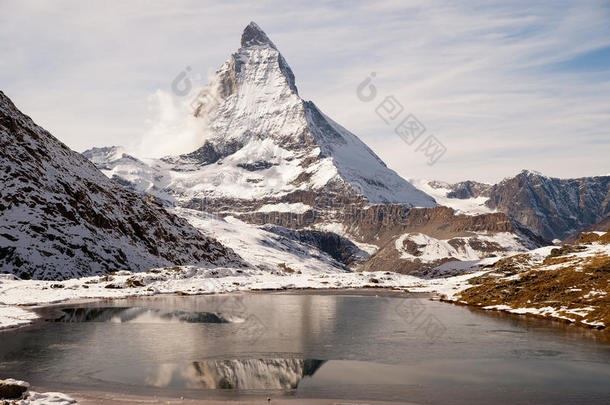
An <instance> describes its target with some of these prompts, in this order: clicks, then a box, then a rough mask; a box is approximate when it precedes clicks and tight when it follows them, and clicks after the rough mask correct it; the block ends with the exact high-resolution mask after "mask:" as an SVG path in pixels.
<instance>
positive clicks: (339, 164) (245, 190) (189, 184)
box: [85, 23, 436, 211]
mask: <svg viewBox="0 0 610 405" xmlns="http://www.w3.org/2000/svg"><path fill="white" fill-rule="evenodd" d="M191 105H192V106H193V114H194V116H195V117H197V118H198V119H199V122H200V124H201V128H202V130H201V131H202V134H201V137H202V138H201V139H202V141H201V142H202V146H201V147H200V148H199V149H197V150H195V151H194V152H192V153H189V154H186V155H182V156H174V157H166V158H163V159H144V160H135V159H133V158H131V157H129V156H127V155H124V154H123V153H121V151H120V150H119V149H117V148H98V149H92V150H89V151H87V152H85V156H87V157H88V158H89V159H91V160H92V161H93V162H94V163H96V164H97V165H98V167H99V168H100V169H102V170H105V173H106V174H108V175H109V176H110V177H113V176H116V178H120V179H123V180H125V181H128V182H133V183H135V184H134V185H135V187H136V188H137V189H138V190H140V191H144V192H147V193H153V194H155V193H158V194H157V195H158V196H159V197H162V198H167V197H168V194H170V195H172V196H174V197H175V198H177V199H178V200H179V202H180V203H181V205H193V204H198V203H196V201H197V200H201V199H207V200H211V201H215V202H216V203H219V202H220V201H222V203H221V205H231V206H232V207H233V208H234V209H235V210H239V208H238V207H240V206H244V208H245V209H247V210H248V211H252V210H255V209H257V208H260V207H261V206H263V205H269V204H272V203H278V202H297V201H299V202H302V203H304V204H306V205H308V206H309V207H310V208H313V207H311V205H310V204H307V203H306V202H305V201H302V200H304V199H306V195H311V193H312V192H313V193H315V194H316V195H320V194H329V195H331V196H335V195H337V194H341V195H347V196H354V197H356V196H362V197H364V198H366V201H367V202H368V203H370V204H376V203H399V204H404V205H406V206H419V207H431V206H435V205H436V203H435V201H434V199H433V198H432V197H430V196H428V195H426V194H425V193H424V192H422V191H420V190H418V189H417V188H415V187H414V186H413V185H412V184H411V183H409V182H408V181H406V180H405V179H403V178H402V177H400V176H399V175H397V174H396V173H395V172H394V171H393V170H391V169H389V168H388V167H387V166H386V165H385V164H384V163H383V161H382V160H381V159H380V158H379V157H378V156H377V155H376V154H375V153H374V152H373V151H372V150H371V149H370V148H368V147H367V146H366V145H365V144H364V143H363V142H362V141H360V139H358V137H357V136H355V135H354V134H352V133H351V132H349V131H347V130H346V129H345V128H343V127H341V126H340V125H339V124H337V123H336V122H334V121H333V120H331V119H330V118H329V117H327V116H326V115H324V114H323V113H322V112H321V111H320V110H319V109H318V108H317V107H316V106H315V104H314V103H313V102H311V101H305V100H303V99H302V98H301V97H300V96H299V94H298V91H297V87H296V85H295V79H294V74H293V73H292V70H291V69H290V67H289V66H288V64H287V63H286V61H285V59H284V57H283V56H282V55H281V54H280V52H279V51H278V49H277V48H276V46H275V45H274V44H273V43H272V42H271V40H270V39H269V38H268V37H267V35H266V34H265V33H264V32H263V31H262V30H261V29H260V28H259V27H258V26H257V25H256V24H255V23H250V24H249V25H248V26H247V27H246V28H245V30H244V32H243V34H242V38H241V47H240V48H239V50H238V51H237V52H236V53H234V54H233V55H231V57H230V58H229V60H227V61H226V62H225V63H224V65H223V66H222V67H221V68H220V69H219V70H218V71H217V72H216V76H215V77H214V78H213V79H212V80H211V81H210V82H209V83H208V84H207V85H206V86H205V87H203V89H202V90H201V91H200V92H199V93H198V95H197V97H196V98H195V99H194V101H193V102H192V103H191ZM185 119H186V117H185ZM168 189H169V190H171V191H170V192H169V193H167V192H165V191H166V190H168ZM332 198H334V197H332ZM321 203H322V202H319V204H321ZM212 204H213V202H212ZM324 204H325V205H328V204H329V202H328V201H327V202H324ZM300 207H301V208H303V207H302V206H300ZM283 208H284V209H295V208H297V207H296V206H293V207H289V206H284V207H283Z"/></svg>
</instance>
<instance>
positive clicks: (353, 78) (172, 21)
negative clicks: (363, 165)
mask: <svg viewBox="0 0 610 405" xmlns="http://www.w3.org/2000/svg"><path fill="white" fill-rule="evenodd" d="M122 3H125V4H122ZM251 20H254V21H256V22H257V23H258V24H259V25H260V26H261V27H262V28H263V29H264V30H265V31H266V33H267V34H268V35H269V36H270V37H271V39H272V40H273V41H274V42H275V44H276V45H277V46H278V48H279V49H280V51H281V52H282V54H283V55H284V57H285V58H286V60H287V61H288V63H289V64H290V66H291V67H292V70H293V71H294V73H295V75H296V82H297V87H298V88H299V92H300V94H301V96H303V97H304V98H305V99H310V100H313V101H314V102H315V103H316V104H317V105H318V106H319V107H320V108H321V109H322V110H323V111H324V112H325V113H326V114H327V115H329V116H331V117H332V118H333V119H335V120H336V121H338V122H339V123H341V124H342V125H343V126H345V127H346V128H348V129H349V130H351V131H352V132H354V133H356V134H357V135H358V136H360V138H361V139H363V140H364V141H365V142H366V143H368V144H369V146H371V148H372V149H373V150H375V151H376V152H377V153H378V154H379V155H380V156H381V157H382V159H384V160H385V161H386V163H387V164H388V166H390V167H391V168H393V169H394V170H396V171H397V172H399V173H400V174H401V175H403V176H404V177H407V178H430V179H440V180H447V181H457V180H462V179H475V180H483V181H497V180H499V179H501V178H503V177H505V176H510V175H513V174H515V173H516V172H518V171H519V170H521V169H523V168H527V169H532V170H538V171H541V172H543V173H545V174H547V175H552V176H557V177H577V176H588V175H601V174H609V173H610V164H609V163H608V162H609V161H610V159H608V156H610V24H609V23H608V21H610V3H609V2H607V1H590V2H588V1H554V2H532V1H511V2H493V1H491V2H490V1H481V2H478V1H463V2H455V1H451V2H442V1H434V0H430V1H429V0H426V1H424V0H422V1H400V2H399V1H378V2H358V1H349V2H347V1H346V2H341V1H339V2H316V1H302V2H299V1H295V2H282V1H277V2H276V1H259V2H254V3H248V2H213V1H208V2H205V1H193V2H189V1H176V2H154V1H153V2H143V1H142V2H139V1H132V2H102V1H99V2H95V1H91V2H78V1H57V2H33V1H7V0H0V55H2V57H1V58H0V89H1V90H2V91H4V92H5V93H6V94H7V95H8V96H9V97H11V98H12V99H13V101H14V102H15V103H16V104H17V106H18V107H19V108H21V109H22V110H23V111H24V112H25V113H26V114H28V115H30V116H32V117H33V118H34V119H35V120H36V121H37V122H38V123H39V124H40V125H42V126H44V127H45V128H47V129H48V130H49V131H51V132H52V133H53V134H54V135H55V136H56V137H58V138H59V139H61V140H62V141H64V142H65V143H66V144H68V145H69V146H70V147H72V148H73V149H76V150H78V151H82V150H84V149H86V148H88V147H91V146H101V145H110V144H122V145H127V146H130V145H136V144H137V145H140V146H141V145H145V147H144V148H143V149H142V150H141V153H143V154H146V153H148V154H150V155H158V154H160V153H161V151H163V150H168V151H172V152H174V151H184V152H187V151H189V149H192V148H193V147H194V145H192V144H189V143H185V144H181V143H180V142H177V141H176V139H174V138H172V137H171V134H168V133H162V132H159V131H158V124H159V121H160V120H163V119H165V120H167V119H169V120H180V119H181V116H180V115H179V114H178V113H177V112H176V111H175V110H172V109H171V106H170V107H168V104H171V103H173V102H174V100H172V98H171V96H170V84H171V81H172V80H173V79H174V77H176V75H177V74H179V73H180V72H181V71H182V70H183V69H184V68H185V67H186V66H191V67H192V70H193V72H194V73H195V75H196V76H200V77H199V78H198V80H200V81H201V82H205V81H206V78H207V77H208V76H209V75H210V74H211V73H213V72H214V70H215V69H217V68H218V67H220V65H221V64H222V63H223V62H224V60H225V59H227V58H228V56H229V55H230V54H231V53H232V52H234V51H235V50H236V49H237V47H238V46H239V38H240V35H241V31H242V30H243V28H244V27H245V26H246V25H247V24H248V22H249V21H251ZM371 72H375V73H376V76H375V79H374V84H375V86H376V87H377V88H378V90H379V94H380V95H383V96H390V95H391V96H394V97H395V98H396V100H398V101H399V102H400V103H401V104H402V105H404V107H405V110H406V111H407V112H409V113H411V114H413V115H415V116H416V117H417V118H418V119H419V120H420V121H421V122H422V123H423V124H424V125H425V127H426V129H427V133H428V134H434V135H435V136H436V137H437V138H438V139H439V140H440V141H441V142H442V143H443V144H444V145H445V147H446V148H447V152H446V154H445V155H444V156H443V157H442V158H441V160H439V161H438V162H437V163H436V164H435V165H434V166H429V165H428V164H427V162H426V158H425V156H423V155H422V154H421V153H418V152H416V151H415V148H414V147H410V146H408V145H406V144H405V143H403V142H402V140H401V139H400V138H399V137H398V136H396V135H395V134H394V132H393V129H392V128H391V127H389V126H388V125H386V124H385V123H384V122H383V121H382V120H381V119H380V118H379V117H378V116H377V115H376V114H375V111H374V110H375V105H374V103H364V102H362V101H360V100H359V99H358V98H357V97H356V87H357V86H358V84H359V83H360V82H362V80H363V79H365V78H366V77H367V76H368V75H369V74H370V73H371ZM160 102H161V103H160ZM170 127H171V126H170ZM146 146H148V149H147V148H146Z"/></svg>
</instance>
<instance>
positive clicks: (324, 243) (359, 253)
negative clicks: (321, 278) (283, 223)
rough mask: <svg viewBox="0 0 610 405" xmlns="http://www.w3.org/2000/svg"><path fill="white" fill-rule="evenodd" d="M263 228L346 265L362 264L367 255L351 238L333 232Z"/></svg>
mask: <svg viewBox="0 0 610 405" xmlns="http://www.w3.org/2000/svg"><path fill="white" fill-rule="evenodd" d="M263 229H265V230H266V231H269V232H273V233H275V234H278V235H281V236H284V237H286V238H290V239H292V240H296V241H298V242H301V243H306V244H308V245H310V246H313V247H315V248H317V249H319V250H321V251H322V252H326V253H328V254H329V255H330V256H331V257H332V258H333V259H335V260H337V261H338V262H340V263H343V264H345V265H347V266H355V265H359V264H362V263H364V261H365V260H366V259H368V257H369V254H368V253H366V252H365V251H363V250H362V249H360V248H359V247H358V246H356V245H355V244H354V243H353V242H352V241H351V240H349V239H348V238H344V237H342V236H340V235H337V234H336V233H333V232H324V231H318V230H314V229H299V230H291V229H287V228H284V227H279V226H265V227H263Z"/></svg>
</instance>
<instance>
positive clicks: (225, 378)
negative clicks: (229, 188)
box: [146, 358, 325, 390]
mask: <svg viewBox="0 0 610 405" xmlns="http://www.w3.org/2000/svg"><path fill="white" fill-rule="evenodd" d="M324 362H325V361H324V360H313V359H300V358H275V359H231V360H204V361H194V362H192V363H190V364H188V365H185V366H181V365H178V364H162V365H160V366H159V368H158V370H157V372H156V374H155V375H154V376H150V377H148V378H147V379H146V382H147V383H148V384H150V385H154V386H156V387H168V386H174V385H182V386H185V387H188V388H198V389H240V390H258V389H278V390H292V389H296V388H297V387H298V385H299V383H300V382H301V380H302V379H303V378H304V377H306V376H308V377H311V376H313V375H314V373H315V372H316V371H318V369H319V368H320V367H321V366H322V365H323V364H324Z"/></svg>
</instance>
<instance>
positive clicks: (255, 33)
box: [241, 21, 277, 50]
mask: <svg viewBox="0 0 610 405" xmlns="http://www.w3.org/2000/svg"><path fill="white" fill-rule="evenodd" d="M265 45H266V46H270V47H271V48H273V49H276V50H277V48H276V47H275V45H274V44H273V42H271V40H270V39H269V37H268V36H267V34H265V32H264V31H263V30H262V29H261V27H259V26H258V24H256V23H255V22H254V21H251V22H250V24H248V26H247V27H246V28H244V32H243V33H242V34H241V46H242V48H248V47H250V46H265Z"/></svg>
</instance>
